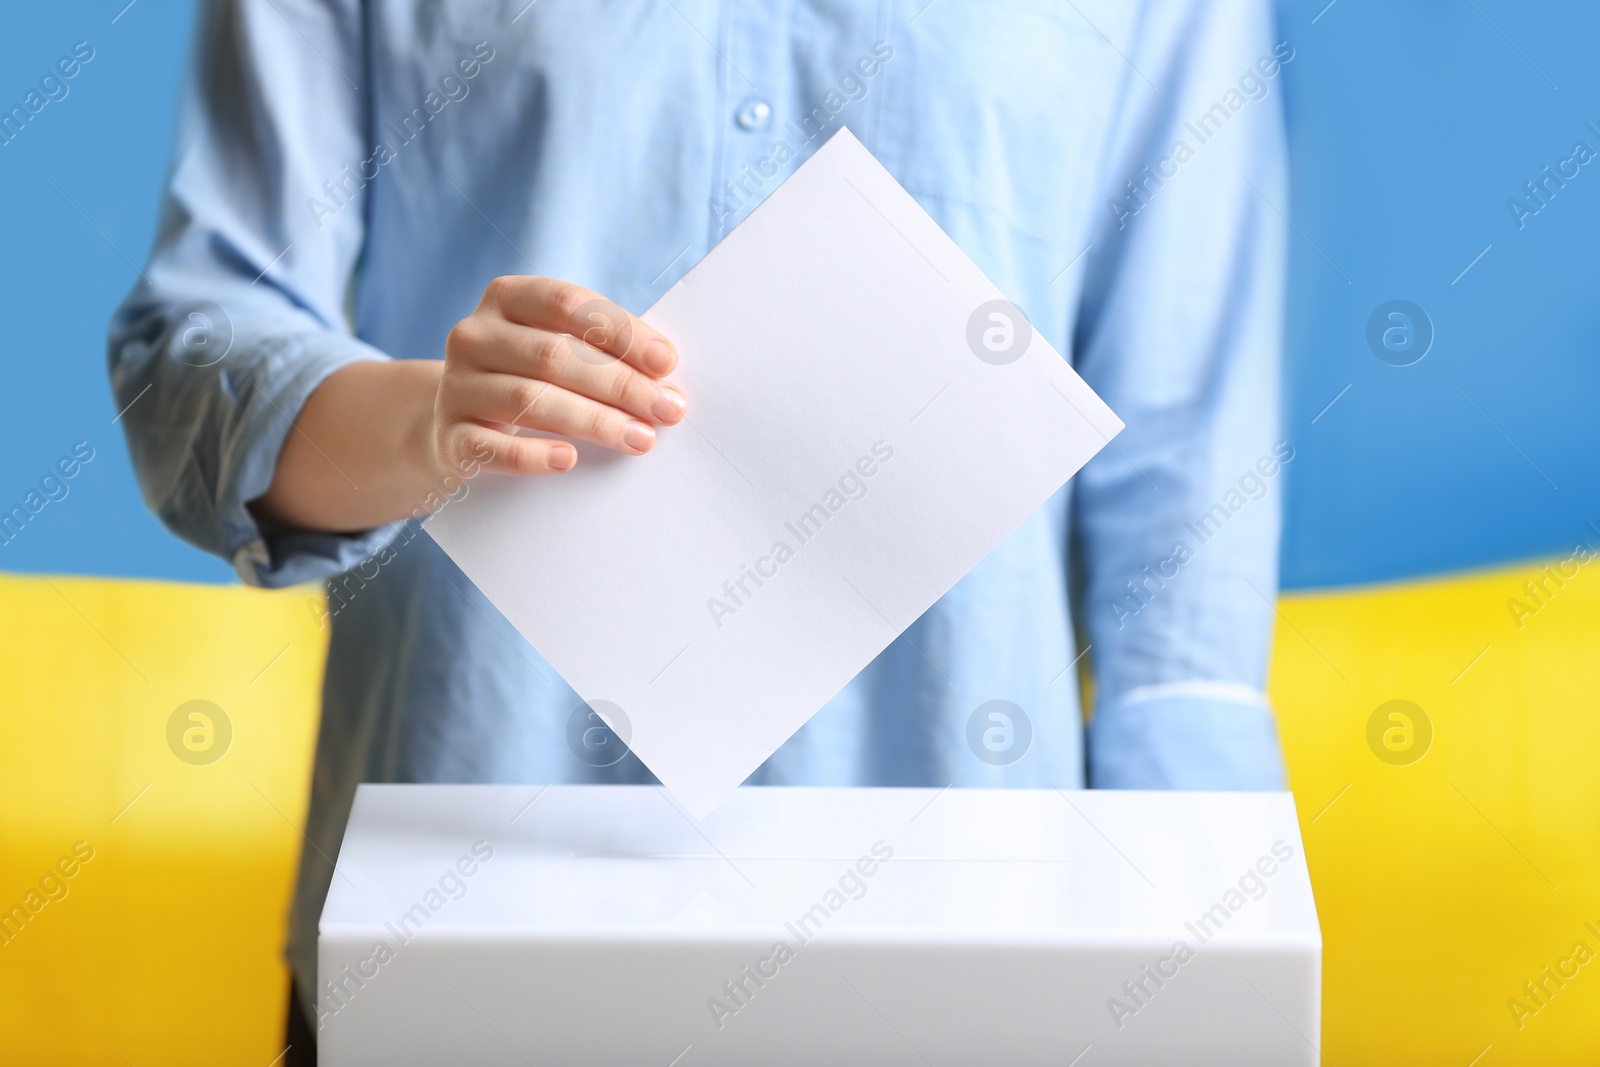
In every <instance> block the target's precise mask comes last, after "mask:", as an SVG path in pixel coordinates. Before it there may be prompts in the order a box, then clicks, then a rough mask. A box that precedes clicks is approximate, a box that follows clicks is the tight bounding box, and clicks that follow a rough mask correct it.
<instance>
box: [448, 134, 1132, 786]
mask: <svg viewBox="0 0 1600 1067" xmlns="http://www.w3.org/2000/svg"><path fill="white" fill-rule="evenodd" d="M1007 312H1011V309H1010V307H1009V305H1005V304H1004V303H1003V297H1002V296H1001V294H1000V292H999V291H998V290H997V289H996V288H995V286H994V285H993V284H992V283H990V282H989V280H988V279H987V278H985V277H984V276H983V274H982V273H981V272H980V271H979V270H978V268H977V267H975V266H974V265H973V264H972V263H971V261H969V260H968V259H967V257H966V256H965V255H963V254H962V252H961V251H960V249H958V248H957V247H956V245H955V243H954V242H953V241H951V240H950V238H949V237H947V236H946V235H945V234H944V233H943V231H941V230H940V229H939V227H938V225H937V224H935V223H934V221H933V220H932V219H930V218H929V217H928V216H927V214H925V213H924V212H923V211H922V209H921V208H920V207H918V206H917V204H916V202H915V201H914V200H913V199H912V198H911V196H910V195H909V194H908V193H906V191H905V190H904V189H902V188H901V187H900V186H899V185H898V184H897V183H896V182H895V180H894V178H893V177H891V176H890V174H889V173H888V171H886V170H884V168H883V167H882V166H881V165H880V164H879V163H878V162H877V160H875V159H874V158H873V157H872V155H871V154H870V153H869V152H868V151H867V150H866V149H865V148H864V147H863V146H862V145H861V143H860V142H859V141H857V140H856V139H855V137H853V136H852V135H851V134H850V133H849V131H848V130H844V131H841V132H839V133H838V134H836V135H835V136H834V137H833V138H832V139H831V140H829V141H828V143H827V144H826V145H824V146H823V147H822V148H820V149H819V150H818V151H817V152H816V154H815V155H814V156H813V157H812V158H811V159H810V160H808V161H807V162H806V163H804V164H803V165H802V166H800V167H799V168H798V169H797V170H796V171H795V173H794V174H793V175H792V176H790V178H789V179H788V180H787V181H785V182H784V183H783V185H782V186H780V187H779V188H778V189H776V190H775V191H774V192H773V193H772V195H771V196H769V197H768V198H767V200H766V201H765V202H764V203H763V204H762V205H761V206H760V207H758V208H757V209H756V210H755V211H754V212H753V213H752V214H751V215H750V217H749V218H747V219H746V220H745V221H744V222H743V223H741V224H740V225H739V226H738V227H737V228H736V229H735V230H734V231H733V232H732V233H730V234H729V235H728V236H727V237H726V238H725V239H724V240H723V241H722V242H721V243H720V244H718V245H717V247H716V248H714V249H712V251H711V252H710V253H709V254H708V255H707V256H706V257H705V258H704V259H703V260H702V261H701V262H700V263H699V264H697V265H696V266H695V267H694V268H693V269H692V270H690V271H689V272H688V273H687V274H686V275H685V276H684V277H683V278H682V279H681V280H680V281H679V282H678V283H677V284H676V285H674V286H673V287H672V288H671V289H670V290H669V291H668V292H667V293H666V294H665V295H664V296H663V297H662V298H661V299H660V300H659V301H657V302H656V304H655V306H654V307H652V308H651V309H650V310H649V311H647V312H645V314H644V315H643V316H642V317H643V318H644V320H645V321H646V322H648V323H649V324H650V325H651V326H654V327H655V328H657V329H659V330H661V331H662V332H663V333H665V334H666V335H667V336H668V337H670V338H672V339H673V341H674V342H675V343H676V344H677V346H678V348H679V352H680V354H681V369H680V370H679V371H678V372H677V373H676V375H675V376H674V379H673V380H674V381H675V382H677V383H678V384H679V385H680V386H681V387H682V388H683V390H684V392H685V393H686V394H687V396H688V398H689V415H688V419H687V421H686V422H685V423H682V424H680V425H678V426H676V427H667V428H665V429H663V430H662V431H661V433H660V438H659V441H658V443H657V444H656V447H655V448H654V449H653V450H652V451H651V452H650V453H649V454H647V455H645V456H642V457H631V456H621V455H618V454H615V453H608V452H606V451H605V450H603V449H599V448H593V447H590V446H587V445H581V444H580V445H579V446H578V451H579V460H578V465H577V466H576V467H575V468H574V469H573V470H572V471H570V472H569V473H566V474H561V475H555V476H551V477H543V478H509V477H496V476H493V475H482V476H480V477H478V478H477V479H475V480H474V482H473V483H472V489H471V491H470V493H469V494H468V495H467V496H466V497H465V498H463V499H462V500H460V501H459V502H457V503H454V504H451V505H449V506H447V507H446V508H444V509H443V510H442V511H440V512H439V513H438V514H436V515H435V516H434V517H433V518H432V519H430V520H429V521H428V523H427V527H426V528H427V530H428V532H429V533H430V534H432V536H433V537H434V539H435V540H436V541H438V543H439V544H440V545H441V546H443V548H444V550H445V551H446V552H447V553H449V555H450V557H451V558H452V559H454V560H455V562H456V563H457V565H459V566H460V568H461V569H462V571H464V572H465V573H466V575H467V576H468V577H469V578H471V579H472V580H473V581H474V582H475V583H477V585H478V587H479V588H480V589H482V590H483V592H484V594H485V595H486V596H488V598H489V599H490V600H491V601H492V602H493V603H494V604H495V606H496V607H498V608H499V609H500V610H501V611H502V612H503V613H504V614H505V616H506V618H507V619H509V620H510V621H511V623H512V624H513V625H515V626H516V628H517V629H518V630H519V631H521V633H522V634H523V636H525V637H526V638H527V639H528V641H529V642H530V643H531V644H532V645H533V647H534V648H535V649H537V650H538V651H539V653H540V654H541V655H543V656H544V658H545V659H546V660H547V661H549V663H550V664H551V665H552V666H553V667H555V669H556V670H558V671H559V672H561V675H562V677H563V678H565V679H566V681H567V682H568V684H570V685H571V686H572V688H573V689H574V690H575V691H576V692H577V693H578V695H579V696H580V697H582V698H583V699H584V700H585V701H588V702H589V703H590V704H591V705H592V706H594V707H595V710H596V711H597V712H598V713H599V714H601V716H602V717H604V718H605V719H606V721H607V722H608V724H609V725H610V726H611V728H612V729H613V730H614V731H616V733H617V734H618V735H619V736H620V737H621V738H622V739H623V740H624V741H625V742H626V743H627V744H628V745H629V746H630V747H631V748H632V750H633V752H634V753H635V754H636V755H637V756H638V757H639V758H640V759H641V760H643V761H644V763H645V765H646V766H647V767H649V768H650V770H651V771H653V772H654V773H655V775H656V776H657V777H658V778H659V779H660V780H661V782H662V783H663V784H664V785H665V786H666V787H667V789H668V790H670V791H671V792H672V794H673V795H674V796H675V797H677V799H678V800H679V801H680V802H681V803H682V804H683V805H684V807H685V808H687V809H688V810H689V811H690V812H691V813H693V814H694V815H695V816H696V817H704V816H705V815H706V814H708V813H709V812H710V811H711V809H712V808H714V807H715V806H716V805H717V804H718V803H719V802H721V801H722V800H723V799H724V798H725V797H726V796H727V795H728V794H729V793H730V792H731V791H732V790H733V789H734V788H735V787H736V786H737V785H738V784H739V783H740V782H741V781H743V780H744V779H745V778H746V777H748V776H749V775H750V773H751V772H752V771H754V770H755V769H756V768H757V767H758V766H760V765H761V763H762V762H763V761H764V760H765V759H766V758H767V757H768V756H770V755H771V754H772V753H773V752H775V751H776V750H777V749H778V747H779V746H780V745H782V744H783V743H784V741H786V740H787V739H788V738H789V737H790V735H792V734H793V733H794V732H795V731H796V730H798V729H799V728H800V727H801V726H802V725H804V723H805V722H806V720H807V719H809V718H810V717H811V716H812V715H813V714H815V713H816V712H817V711H818V710H819V709H821V707H822V706H823V705H824V704H826V703H827V702H828V700H829V699H830V698H831V697H832V696H833V695H834V694H835V693H837V692H838V691H839V690H840V689H841V688H842V687H843V686H844V685H845V683H847V682H848V681H849V680H850V679H851V678H853V677H854V676H855V675H856V674H857V673H859V672H860V671H861V670H862V669H863V668H864V667H866V666H867V664H868V663H870V662H871V661H872V659H873V657H875V656H876V655H877V654H878V653H879V652H881V651H882V650H883V649H884V648H885V647H887V646H888V645H889V643H890V642H891V641H893V640H894V639H895V638H896V637H897V636H899V634H900V633H901V632H902V631H904V630H905V629H906V628H907V627H909V626H910V625H911V624H912V623H913V622H915V621H916V619H917V617H918V616H920V615H921V614H922V613H923V612H924V611H926V610H927V609H928V608H929V607H930V606H931V605H932V604H933V603H934V601H936V600H937V599H938V598H939V597H940V596H942V595H943V594H944V593H945V592H946V591H947V590H949V588H950V587H951V586H952V585H954V584H955V583H956V582H957V581H958V580H959V579H960V578H961V577H962V575H964V574H966V572H967V571H969V570H970V569H972V567H973V566H974V565H975V564H976V563H977V562H978V561H979V560H980V559H982V558H983V556H984V555H985V554H986V553H988V552H989V551H990V550H991V549H993V548H994V547H995V545H997V544H998V543H999V542H1000V541H1001V539H1003V538H1004V537H1005V536H1006V535H1007V534H1008V533H1010V532H1011V531H1012V530H1013V529H1015V528H1016V526H1017V525H1018V524H1019V523H1020V522H1022V520H1023V519H1025V518H1027V516H1028V515H1029V514H1030V513H1032V512H1033V511H1034V510H1036V509H1037V508H1038V507H1039V506H1040V505H1042V504H1043V503H1044V502H1045V500H1046V499H1048V498H1049V497H1050V495H1051V494H1052V493H1054V492H1055V491H1056V490H1057V489H1058V488H1060V486H1061V485H1062V483H1063V482H1065V481H1066V480H1067V479H1068V478H1070V477H1071V476H1072V475H1073V474H1075V473H1076V472H1077V471H1078V469H1079V468H1081V467H1082V466H1083V465H1084V463H1086V462H1087V461H1088V460H1089V458H1090V457H1091V456H1093V455H1094V454H1095V453H1096V452H1097V451H1099V449H1100V448H1101V447H1102V446H1103V445H1104V444H1105V443H1106V442H1107V441H1108V440H1110V438H1111V437H1112V436H1114V435H1115V434H1116V433H1118V432H1119V431H1120V430H1121V429H1122V423H1121V422H1120V421H1119V420H1118V419H1117V417H1116V416H1115V415H1114V414H1112V412H1111V410H1110V409H1109V408H1107V407H1106V405H1105V404H1104V403H1103V402H1102V401H1101V400H1100V398H1099V397H1097V396H1096V395H1095V394H1094V392H1093V391H1092V390H1090V389H1089V387H1088V386H1087V385H1085V384H1084V383H1083V381H1082V379H1080V378H1079V377H1078V376H1077V374H1075V373H1074V372H1073V370H1072V368H1071V367H1070V366H1068V364H1067V363H1066V361H1065V360H1063V359H1062V358H1061V356H1060V355H1059V354H1058V353H1057V352H1056V351H1055V350H1054V349H1052V348H1051V347H1050V345H1049V344H1048V343H1047V342H1046V341H1045V340H1044V339H1043V338H1041V337H1040V336H1039V335H1038V334H1037V333H1034V332H1033V331H1032V330H1031V329H1030V328H1029V326H1028V325H1027V322H1026V320H1025V319H1021V318H1020V316H1018V315H1016V314H1015V313H1014V312H1011V314H1009V315H1008V314H1007ZM996 315H998V316H1000V317H998V318H996V317H994V316H996ZM1011 320H1015V321H1011Z"/></svg>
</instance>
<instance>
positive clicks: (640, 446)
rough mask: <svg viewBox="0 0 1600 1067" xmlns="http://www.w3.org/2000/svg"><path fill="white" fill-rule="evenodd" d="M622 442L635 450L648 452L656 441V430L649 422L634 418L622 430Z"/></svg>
mask: <svg viewBox="0 0 1600 1067" xmlns="http://www.w3.org/2000/svg"><path fill="white" fill-rule="evenodd" d="M622 443H623V444H625V445H627V446H628V447H629V448H631V449H633V450H634V451H635V452H640V453H643V452H648V451H650V446H651V445H653V444H655V443H656V431H655V430H654V429H653V428H652V427H651V426H650V424H649V423H647V422H639V421H638V420H637V419H634V420H632V421H630V422H629V423H628V426H627V428H626V429H624V430H623V431H622Z"/></svg>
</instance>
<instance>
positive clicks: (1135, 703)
mask: <svg viewBox="0 0 1600 1067" xmlns="http://www.w3.org/2000/svg"><path fill="white" fill-rule="evenodd" d="M1187 688H1190V687H1187V686H1182V685H1176V686H1162V687H1160V689H1161V690H1166V692H1157V691H1155V690H1156V687H1151V692H1150V693H1149V695H1141V694H1140V693H1139V692H1137V691H1135V692H1133V693H1130V694H1129V697H1130V698H1131V699H1124V700H1122V701H1120V702H1118V703H1116V704H1112V705H1110V706H1109V707H1102V708H1098V709H1097V710H1096V711H1095V715H1094V719H1093V720H1092V721H1091V722H1090V723H1089V737H1088V741H1089V785H1090V788H1093V789H1195V790H1224V791H1262V790H1279V789H1283V788H1284V771H1283V753H1282V751H1281V750H1280V749H1279V747H1278V729H1277V722H1276V720H1275V719H1274V718H1273V715H1272V712H1271V710H1270V709H1269V708H1268V707H1267V702H1266V699H1265V697H1263V696H1261V695H1260V694H1259V693H1254V691H1253V690H1248V689H1244V688H1243V687H1237V689H1238V690H1240V691H1230V692H1221V691H1218V692H1210V691H1208V690H1209V689H1211V688H1214V687H1209V686H1206V685H1197V686H1195V687H1194V689H1195V691H1194V692H1183V690H1184V689H1187ZM1226 688H1227V689H1229V690H1234V689H1235V688H1236V687H1226ZM1251 693H1254V697H1253V699H1252V698H1251V696H1250V695H1249V694H1251Z"/></svg>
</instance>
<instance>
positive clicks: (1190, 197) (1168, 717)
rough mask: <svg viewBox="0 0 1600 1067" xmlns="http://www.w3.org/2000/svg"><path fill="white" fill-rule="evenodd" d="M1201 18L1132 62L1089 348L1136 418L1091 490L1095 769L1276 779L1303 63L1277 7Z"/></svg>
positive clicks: (1086, 513)
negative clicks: (1297, 115)
mask: <svg viewBox="0 0 1600 1067" xmlns="http://www.w3.org/2000/svg"><path fill="white" fill-rule="evenodd" d="M1186 6H1187V9H1188V14H1187V17H1185V18H1178V19H1165V18H1163V19H1159V20H1158V19H1147V20H1146V23H1147V25H1146V26H1145V30H1146V32H1144V33H1143V34H1142V36H1141V37H1140V38H1139V41H1138V44H1137V45H1136V46H1135V47H1132V48H1131V49H1130V50H1129V51H1128V56H1127V58H1128V61H1129V64H1130V69H1129V70H1128V74H1127V90H1126V93H1125V95H1124V99H1123V103H1122V105H1121V109H1122V111H1121V115H1120V119H1119V121H1118V123H1117V127H1116V128H1117V133H1116V135H1115V138H1114V141H1113V144H1112V145H1111V146H1110V150H1109V152H1108V154H1107V159H1106V164H1105V168H1104V171H1103V175H1102V186H1103V189H1104V193H1103V197H1102V200H1101V203H1102V204H1104V205H1105V207H1104V211H1103V213H1102V214H1101V216H1100V221H1099V223H1097V228H1096V232H1095V233H1094V234H1093V238H1092V248H1091V252H1090V254H1089V257H1088V270H1087V271H1086V282H1085V288H1084V292H1083V296H1082V301H1081V307H1080V313H1079V318H1078V324H1077V327H1076V331H1075V337H1074V346H1073V350H1074V353H1075V363H1076V365H1077V367H1078V369H1079V371H1080V372H1081V373H1082V374H1083V376H1084V378H1085V379H1086V380H1087V381H1088V382H1089V384H1090V385H1092V386H1093V387H1094V388H1095V389H1096V390H1097V391H1098V392H1099V393H1100V394H1101V396H1103V397H1104V398H1105V400H1106V402H1107V403H1109V404H1110V405H1111V407H1112V409H1113V410H1115V411H1116V412H1117V414H1118V415H1120V416H1121V417H1122V419H1123V420H1124V421H1125V422H1126V424H1127V429H1126V431H1125V432H1124V433H1123V434H1122V435H1121V436H1119V437H1117V438H1116V439H1115V441H1114V442H1113V443H1112V444H1113V447H1108V448H1106V449H1105V450H1104V451H1103V452H1102V453H1101V454H1100V455H1099V456H1097V457H1096V458H1095V459H1094V461H1093V462H1091V463H1090V464H1089V466H1088V467H1086V468H1085V469H1084V471H1083V472H1082V473H1081V474H1080V475H1079V476H1078V478H1077V480H1076V481H1075V483H1074V507H1073V515H1074V520H1073V536H1074V538H1075V551H1076V552H1077V553H1078V556H1079V560H1080V562H1081V564H1082V572H1081V573H1082V581H1081V583H1080V589H1079V595H1080V600H1079V604H1078V607H1079V612H1080V616H1081V618H1082V619H1083V621H1084V629H1085V633H1086V637H1087V640H1088V641H1089V644H1090V649H1091V655H1090V660H1091V662H1092V663H1093V666H1094V678H1095V692H1096V699H1095V710H1094V714H1093V718H1092V721H1091V723H1090V728H1089V744H1088V749H1089V779H1090V783H1091V784H1092V785H1094V786H1097V787H1111V788H1148V789H1156V788H1180V789H1182V788H1192V789H1277V788H1282V786H1283V763H1282V756H1281V753H1280V751H1279V746H1278V740H1277V731H1276V725H1275V721H1274V718H1273V715H1272V713H1271V710H1270V708H1269V706H1268V704H1267V701H1266V698H1265V696H1264V695H1263V686H1264V682H1265V675H1266V669H1267V659H1268V654H1269V650H1270V644H1271V637H1272V632H1273V620H1274V617H1275V608H1274V602H1275V598H1276V594H1277V562H1278V537H1279V526H1280V519H1279V514H1280V511H1279V500H1280V498H1281V494H1282V489H1283V480H1284V476H1285V475H1284V469H1283V468H1284V464H1285V462H1286V459H1285V456H1288V457H1289V458H1292V455H1293V452H1292V446H1290V445H1288V444H1287V443H1286V442H1282V441H1280V439H1279V436H1280V435H1279V414H1278V409H1279V369H1278V368H1279V348H1280V343H1281V342H1280V335H1281V314H1282V313H1281V304H1282V298H1283V294H1282V289H1283V271H1284V260H1285V248H1284V239H1285V233H1286V227H1285V221H1284V216H1283V215H1282V214H1280V212H1287V211H1288V201H1287V196H1286V185H1287V181H1286V176H1285V160H1284V155H1285V152H1284V143H1283V141H1284V139H1283V129H1282V111H1281V100H1282V94H1283V81H1284V78H1283V72H1282V69H1281V64H1282V59H1283V56H1284V55H1285V54H1290V55H1291V61H1292V51H1291V49H1290V46H1289V45H1287V44H1285V45H1284V46H1283V47H1282V48H1279V47H1278V42H1277V41H1276V38H1275V35H1274V34H1273V33H1272V15H1271V10H1270V7H1269V5H1268V4H1266V3H1265V2H1258V0H1234V2H1229V3H1220V4H1211V3H1194V4H1189V5H1186ZM1275 49H1276V51H1275ZM1269 71H1270V73H1268V72H1269Z"/></svg>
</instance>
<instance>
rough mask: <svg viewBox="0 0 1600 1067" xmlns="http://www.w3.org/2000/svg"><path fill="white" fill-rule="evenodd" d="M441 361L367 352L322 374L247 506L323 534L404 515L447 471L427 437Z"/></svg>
mask: <svg viewBox="0 0 1600 1067" xmlns="http://www.w3.org/2000/svg"><path fill="white" fill-rule="evenodd" d="M443 369H444V364H443V363H442V362H439V361H436V360H393V361H378V360H367V361H363V362H360V363H354V364H351V365H350V366H347V367H343V368H341V369H339V370H337V371H335V372H334V373H333V374H331V375H329V376H328V378H327V379H326V380H324V381H323V383H322V384H321V385H320V386H318V387H317V389H316V390H315V391H314V392H313V393H312V394H311V396H310V398H309V399H307V401H306V403H305V406H304V407H303V408H302V409H301V411H300V414H299V417H298V418H296V419H295V421H294V429H293V430H292V431H290V433H289V436H288V437H287V439H286V440H285V441H284V445H283V450H282V451H281V452H280V453H279V455H278V464H277V469H276V471H275V473H274V474H273V478H272V484H271V486H270V487H268V489H267V492H266V493H265V494H264V495H262V496H261V497H259V498H257V499H256V500H254V501H252V502H251V504H250V509H251V511H252V512H253V513H254V514H255V515H256V516H257V517H258V518H260V519H263V520H265V521H268V522H272V523H275V524H277V525H280V526H287V527H295V528H299V529H306V530H325V531H330V532H354V531H359V530H367V529H371V528H372V527H375V526H381V525H383V524H384V523H388V522H394V521H396V520H399V519H404V518H407V517H409V516H410V515H411V514H412V513H413V512H414V511H415V510H416V509H417V508H419V507H422V506H423V501H424V500H425V499H427V497H428V496H429V494H430V493H436V492H438V491H439V487H440V484H441V482H442V481H443V479H444V477H445V475H446V474H447V473H448V472H447V471H445V470H444V469H443V468H442V467H441V466H440V465H439V464H438V462H437V461H436V459H435V458H434V448H433V436H432V428H433V409H434V399H435V397H436V395H437V393H438V389H439V377H440V374H441V373H442V372H443ZM447 491H448V490H447Z"/></svg>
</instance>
